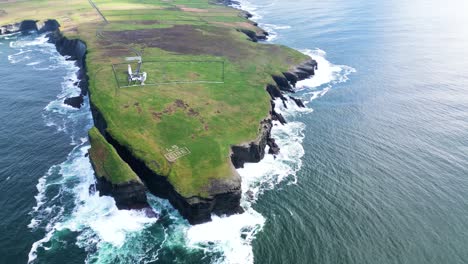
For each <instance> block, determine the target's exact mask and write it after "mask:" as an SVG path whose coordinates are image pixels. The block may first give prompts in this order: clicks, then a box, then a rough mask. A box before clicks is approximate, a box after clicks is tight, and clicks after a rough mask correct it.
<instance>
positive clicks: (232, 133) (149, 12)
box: [0, 0, 308, 197]
mask: <svg viewBox="0 0 468 264" xmlns="http://www.w3.org/2000/svg"><path fill="white" fill-rule="evenodd" d="M94 2H95V4H96V5H97V6H98V8H99V9H100V10H101V12H102V13H103V14H104V16H105V17H106V19H107V20H108V21H109V23H108V24H106V23H104V22H103V19H102V18H101V17H100V16H99V14H98V13H97V12H96V10H94V9H93V8H92V7H91V5H90V4H89V3H88V1H86V0H72V1H58V0H50V1H46V0H43V1H16V2H2V1H0V9H2V10H5V11H6V15H2V16H0V24H7V23H10V22H14V21H17V22H18V21H21V20H23V19H38V20H44V19H48V18H54V19H57V20H58V21H59V22H60V23H61V25H62V31H63V32H64V34H65V35H66V36H67V37H70V38H80V39H82V40H84V41H85V42H86V44H87V46H88V54H87V66H88V75H89V77H90V87H89V89H90V94H91V96H90V99H91V100H92V102H93V104H94V105H95V106H96V107H97V108H98V109H99V110H100V112H102V113H103V116H104V118H105V119H106V121H107V124H108V130H107V131H108V133H109V134H110V135H111V136H112V137H113V138H115V139H116V140H117V141H118V142H119V143H120V144H122V145H124V146H125V147H127V148H128V149H129V150H130V151H131V152H132V153H133V155H135V156H136V157H138V158H139V159H141V160H144V161H145V163H146V165H147V166H148V167H149V168H151V169H152V170H154V171H155V172H156V173H158V174H160V175H164V176H167V177H168V180H169V181H170V182H171V184H172V185H173V186H174V187H175V189H176V190H177V191H178V192H179V193H180V194H181V195H182V196H184V197H191V196H201V197H209V196H210V195H211V194H210V192H209V190H210V186H211V184H212V183H213V182H214V181H215V180H216V181H219V180H223V179H229V178H230V177H232V175H233V172H232V169H233V168H232V165H231V161H230V148H231V146H232V145H235V144H240V143H244V142H248V141H251V140H253V139H255V138H256V137H257V134H258V132H259V124H260V121H261V120H263V119H264V118H266V117H267V116H268V114H269V110H270V98H269V95H268V94H267V92H265V86H266V85H267V84H268V83H272V82H273V80H272V78H271V75H272V74H278V73H280V72H283V71H287V70H288V69H289V68H291V67H292V66H294V65H297V64H299V63H302V62H304V61H305V60H307V59H308V57H306V56H305V55H303V54H301V53H300V52H297V51H295V50H293V49H290V48H287V47H283V46H278V45H265V44H259V43H253V42H251V41H249V40H248V39H247V37H246V36H245V35H244V34H243V33H240V32H239V31H238V30H237V29H240V28H244V29H251V30H254V31H255V30H259V29H258V28H256V27H255V26H254V25H253V24H252V23H250V22H249V21H248V20H246V19H245V18H243V17H242V16H240V15H239V11H238V10H235V9H232V8H228V7H224V6H222V5H216V4H213V3H212V1H210V0H198V1H188V0H185V1H183V0H151V1H150V0H140V1H138V0H130V1H121V0H119V1H115V0H112V1H111V0H96V1H94ZM96 33H98V34H96ZM135 50H136V51H138V53H141V54H142V57H143V61H144V64H143V66H142V70H144V71H146V72H148V74H149V76H148V80H147V83H148V84H155V85H146V86H135V87H126V88H119V86H122V85H121V84H122V83H123V84H126V83H127V80H126V75H125V72H126V64H127V63H128V62H127V61H126V60H125V58H126V57H132V56H136V53H135ZM158 61H185V62H179V63H169V62H168V63H161V62H158ZM197 61H215V62H217V63H195V62H197ZM221 62H222V65H223V67H220V63H221ZM112 65H120V66H117V67H115V66H114V68H115V69H116V70H115V72H116V75H114V70H113V67H112ZM134 67H135V66H134ZM220 80H221V81H222V82H220V83H214V82H218V81H220ZM177 81H181V82H180V83H179V82H177ZM203 81H208V82H213V83H203ZM158 82H164V84H158ZM182 82H184V83H182ZM93 133H96V132H95V131H94V132H93ZM100 141H102V139H101V140H100ZM95 142H96V141H93V140H92V145H93V148H94V145H95ZM101 143H102V142H101ZM172 146H179V147H184V148H187V149H188V150H189V151H190V154H189V155H185V156H183V157H181V158H179V159H177V160H176V161H175V162H169V161H168V160H167V159H166V157H165V156H164V155H165V154H166V153H167V149H170V148H171V147H172ZM116 160H118V159H114V160H113V161H112V162H117V161H116ZM119 167H121V166H117V165H116V168H119ZM119 171H120V170H118V171H117V169H116V172H115V175H114V174H113V173H111V172H108V174H112V175H109V177H116V178H118V179H119V180H120V179H121V176H120V175H121V174H122V173H120V172H119Z"/></svg>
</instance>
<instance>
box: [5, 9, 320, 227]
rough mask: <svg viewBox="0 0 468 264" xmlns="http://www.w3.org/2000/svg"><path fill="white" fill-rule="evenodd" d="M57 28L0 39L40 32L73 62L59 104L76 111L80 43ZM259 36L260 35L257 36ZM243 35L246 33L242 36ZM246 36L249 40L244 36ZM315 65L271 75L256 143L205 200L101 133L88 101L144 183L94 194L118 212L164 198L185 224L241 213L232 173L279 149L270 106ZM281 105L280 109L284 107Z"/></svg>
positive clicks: (82, 55)
mask: <svg viewBox="0 0 468 264" xmlns="http://www.w3.org/2000/svg"><path fill="white" fill-rule="evenodd" d="M222 3H223V4H226V5H232V4H235V1H222ZM242 15H243V16H245V17H247V18H250V17H251V14H249V13H248V12H243V13H242ZM59 27H60V25H59V23H58V22H57V21H56V20H47V21H45V22H44V23H43V25H42V26H40V27H39V28H38V26H37V21H34V20H25V21H23V22H21V23H17V24H13V25H7V26H3V27H0V30H1V31H0V33H1V34H11V33H16V32H21V33H28V32H31V31H35V32H39V33H45V32H50V33H48V34H47V36H48V37H49V39H50V42H51V43H53V44H55V46H56V48H57V51H58V52H59V53H60V54H61V55H63V56H67V58H68V59H69V60H74V61H76V65H77V66H78V67H79V71H78V73H77V75H78V79H79V81H78V84H77V85H78V87H79V88H80V90H81V92H80V95H79V96H77V97H72V98H67V99H65V101H64V103H65V104H68V105H71V106H73V107H76V108H79V107H81V105H82V104H83V102H84V97H85V96H86V95H87V94H88V92H89V91H88V76H87V74H86V44H85V43H84V42H83V41H81V40H78V39H72V40H70V39H67V38H66V37H64V36H63V35H62V34H61V32H60V29H59ZM263 32H264V31H263ZM244 33H245V34H246V35H248V36H249V34H250V35H251V33H248V34H247V33H246V32H244ZM267 34H268V33H266V32H264V33H262V35H260V36H259V35H255V36H252V37H251V39H252V41H255V40H259V39H266V36H267ZM249 37H250V36H249ZM316 69H317V63H316V62H315V61H314V60H312V59H311V60H309V61H306V62H305V63H303V64H301V65H298V66H297V67H295V68H293V69H291V70H289V71H287V72H284V73H283V74H282V76H277V75H275V76H272V83H271V84H269V85H267V87H265V90H266V91H267V92H268V93H269V94H270V96H271V110H270V114H269V115H268V117H267V118H266V119H264V120H263V121H262V122H261V125H260V129H259V134H258V135H259V136H258V137H257V139H256V140H254V141H252V142H248V143H245V144H239V145H235V146H232V147H231V161H232V173H233V177H231V179H230V180H224V181H216V182H213V183H212V184H211V186H209V193H210V196H209V197H208V198H206V197H198V196H193V197H183V196H181V195H180V194H179V193H178V192H177V191H176V190H175V189H174V187H173V186H172V185H171V184H170V183H169V182H168V180H167V177H165V176H162V175H157V174H156V173H155V172H154V171H152V170H151V169H150V168H149V167H148V166H147V165H146V164H145V162H143V161H142V160H139V159H138V158H137V157H135V156H134V155H132V153H131V152H130V150H129V149H127V148H126V147H125V146H123V145H121V144H120V143H119V142H118V141H117V140H115V139H114V138H113V137H112V135H110V134H109V133H108V132H107V123H106V120H105V119H104V116H103V115H102V113H101V112H100V111H99V109H98V108H97V107H96V106H95V105H94V104H93V102H92V101H91V100H90V106H91V112H92V116H93V120H94V125H95V127H96V128H97V129H98V130H99V131H100V133H101V134H102V135H103V136H104V137H105V139H106V140H107V141H108V142H109V143H110V144H111V145H112V146H113V147H114V148H115V149H116V151H117V153H118V154H119V156H120V157H121V158H122V159H123V160H124V161H125V162H126V163H127V164H128V165H129V166H130V168H131V169H132V170H133V171H134V172H135V173H136V174H137V175H138V176H139V177H140V179H141V180H142V181H143V182H144V185H142V184H141V183H139V182H128V183H125V184H120V185H113V184H112V183H110V182H108V181H106V180H103V179H99V177H96V178H98V183H97V186H96V188H97V190H99V191H100V194H101V195H112V196H113V197H114V198H115V200H116V203H117V206H118V207H119V208H120V209H134V208H144V207H147V200H146V193H145V192H146V190H147V189H148V190H149V191H150V192H151V193H153V194H155V195H156V196H159V197H162V198H165V199H168V200H169V202H170V203H171V204H172V205H173V206H174V207H175V208H176V209H178V210H179V212H180V213H181V215H182V216H183V217H184V218H186V219H187V220H188V221H189V222H190V223H191V224H199V223H204V222H207V221H210V220H211V215H212V214H216V215H231V214H236V213H241V212H243V209H242V208H241V206H240V200H241V195H242V190H241V178H240V176H239V174H238V173H237V171H236V170H235V168H241V167H243V166H244V164H245V163H253V162H259V161H260V160H262V159H263V158H264V157H265V155H266V153H265V150H266V146H269V154H273V155H276V154H278V153H279V151H280V148H279V146H278V145H277V144H276V142H275V140H274V139H272V138H271V130H272V127H273V121H274V120H277V121H279V122H280V123H282V124H285V123H286V120H285V118H284V117H283V116H282V115H281V114H279V113H277V112H276V111H275V102H274V100H275V99H277V98H281V99H282V100H283V103H284V104H285V101H286V100H287V98H286V94H287V93H292V92H294V86H295V85H296V83H297V82H298V81H301V80H304V79H306V78H309V77H311V76H312V75H314V73H315V70H316ZM290 98H291V99H292V100H293V101H295V102H296V104H297V105H298V106H300V107H303V106H304V105H303V103H302V102H301V101H300V100H299V99H296V98H293V97H290ZM285 105H286V104H285Z"/></svg>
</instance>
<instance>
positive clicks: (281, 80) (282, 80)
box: [272, 75, 294, 93]
mask: <svg viewBox="0 0 468 264" xmlns="http://www.w3.org/2000/svg"><path fill="white" fill-rule="evenodd" d="M272 77H273V80H274V81H275V83H276V85H278V88H279V89H280V90H281V91H285V92H289V93H294V89H293V88H292V86H291V84H290V83H289V81H288V79H286V77H284V76H278V75H273V76H272Z"/></svg>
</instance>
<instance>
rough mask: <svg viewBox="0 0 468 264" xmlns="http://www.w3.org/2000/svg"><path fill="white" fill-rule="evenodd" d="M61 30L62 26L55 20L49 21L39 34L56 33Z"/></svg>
mask: <svg viewBox="0 0 468 264" xmlns="http://www.w3.org/2000/svg"><path fill="white" fill-rule="evenodd" d="M59 28H60V24H59V23H58V22H57V20H55V19H49V20H46V21H45V22H44V25H43V26H42V27H41V28H40V29H39V33H45V32H51V31H56V30H58V29H59Z"/></svg>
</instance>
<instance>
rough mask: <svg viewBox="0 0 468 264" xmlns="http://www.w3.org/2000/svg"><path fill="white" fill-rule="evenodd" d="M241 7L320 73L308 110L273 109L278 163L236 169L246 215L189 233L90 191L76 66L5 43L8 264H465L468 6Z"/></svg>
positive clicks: (2, 97) (304, 0) (32, 46)
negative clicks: (76, 104) (67, 100)
mask: <svg viewBox="0 0 468 264" xmlns="http://www.w3.org/2000/svg"><path fill="white" fill-rule="evenodd" d="M242 5H243V8H245V9H248V10H250V11H252V12H253V13H254V14H255V15H256V16H255V19H256V20H257V21H258V22H259V23H260V24H261V25H262V26H263V27H264V28H266V29H268V30H269V31H271V32H272V33H274V34H272V37H271V39H270V41H271V42H275V43H280V44H285V45H288V46H291V47H294V48H297V49H299V50H302V51H303V52H305V53H307V54H310V55H312V56H313V57H314V58H315V59H317V60H318V61H319V71H318V72H317V76H315V78H314V79H312V80H309V81H305V82H303V83H301V84H300V85H299V87H298V88H299V91H298V92H297V94H296V96H297V97H301V98H302V99H304V100H305V101H306V102H307V105H308V109H302V110H301V109H296V108H294V107H293V105H289V108H288V109H284V108H281V109H278V111H281V112H282V113H283V114H284V115H285V116H286V117H287V118H288V120H289V121H290V122H289V124H288V125H286V126H279V125H278V126H276V127H275V129H274V130H273V135H274V137H275V138H276V139H277V141H278V142H279V143H280V146H281V148H282V154H281V155H280V156H278V158H277V159H276V160H275V159H273V158H272V157H267V158H266V159H265V160H264V161H262V162H261V163H260V164H255V165H249V166H246V168H245V169H243V170H240V171H239V172H240V174H241V175H242V177H243V189H244V191H245V192H247V191H248V192H249V195H248V196H245V197H244V199H243V201H242V202H243V206H244V208H245V209H246V210H247V212H246V213H245V214H243V215H240V216H233V217H228V218H215V219H214V220H215V221H214V222H213V223H209V224H206V225H200V226H196V227H190V226H189V225H188V224H187V223H186V222H185V221H184V220H182V219H181V218H180V216H179V215H178V214H177V212H175V211H174V210H173V209H172V208H171V207H170V206H169V205H168V204H167V202H165V201H163V200H160V199H158V198H155V197H152V196H151V195H150V200H151V204H152V206H153V207H154V209H155V210H156V211H158V212H160V214H161V218H160V219H159V220H158V221H157V222H155V221H154V219H148V218H146V217H145V216H144V215H143V214H141V213H139V212H128V211H118V210H116V208H115V205H114V202H113V200H112V199H111V198H108V197H99V196H97V195H93V194H90V193H89V191H88V187H89V185H90V184H92V183H93V175H92V170H91V167H90V165H89V162H88V160H87V158H86V157H84V153H85V152H86V150H87V148H88V143H87V140H86V130H87V129H88V128H89V127H90V126H91V117H90V113H89V109H88V106H85V107H84V108H83V109H82V110H79V111H77V110H73V109H70V108H67V107H65V106H63V105H62V104H61V101H62V98H63V97H65V96H67V95H70V94H74V93H77V92H78V90H77V88H76V87H74V82H75V76H74V72H75V71H76V68H74V66H73V63H71V62H67V61H65V60H64V59H63V58H62V57H60V56H59V55H58V54H57V53H56V52H55V50H54V47H53V46H51V45H49V44H46V39H45V38H44V37H43V36H37V35H33V36H29V37H20V36H11V37H9V38H7V39H1V40H0V67H1V69H2V73H3V74H4V76H8V77H7V78H3V79H2V81H1V82H0V121H1V122H0V132H1V133H0V206H1V208H2V210H1V211H0V219H1V222H2V224H1V225H0V234H1V238H2V239H1V240H0V243H1V244H0V263H26V262H27V261H28V260H31V262H33V263H84V262H85V261H86V262H88V263H251V262H254V261H255V263H466V262H468V249H467V247H466V245H467V244H468V194H467V192H466V190H467V187H468V74H467V72H466V68H468V62H467V61H466V59H465V58H467V57H468V48H466V43H468V31H467V28H466V27H464V25H467V24H468V18H467V17H466V16H465V15H464V13H463V12H464V10H468V6H467V4H466V3H465V2H464V1H461V0H449V1H441V0H435V1H431V2H427V1H422V0H416V1H411V2H408V1H402V0H397V1H392V2H388V1H372V2H369V1H359V0H351V1H344V0H327V1H308V0H299V1H295V2H294V3H293V4H291V2H290V1H284V0H276V1H266V0H251V1H250V2H242ZM279 105H280V104H279ZM251 196H253V199H252V198H248V197H251Z"/></svg>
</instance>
